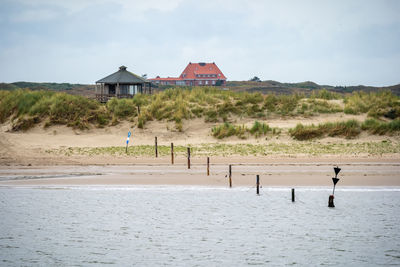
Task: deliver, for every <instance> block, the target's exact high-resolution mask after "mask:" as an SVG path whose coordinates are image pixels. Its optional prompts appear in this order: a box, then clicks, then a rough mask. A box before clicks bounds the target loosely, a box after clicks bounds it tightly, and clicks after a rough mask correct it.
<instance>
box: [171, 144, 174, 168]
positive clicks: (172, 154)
mask: <svg viewBox="0 0 400 267" xmlns="http://www.w3.org/2000/svg"><path fill="white" fill-rule="evenodd" d="M171 164H172V165H173V164H174V143H171Z"/></svg>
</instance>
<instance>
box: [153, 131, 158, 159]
mask: <svg viewBox="0 0 400 267" xmlns="http://www.w3.org/2000/svg"><path fill="white" fill-rule="evenodd" d="M154 146H155V150H156V151H155V152H156V158H158V146H157V136H156V137H155V138H154Z"/></svg>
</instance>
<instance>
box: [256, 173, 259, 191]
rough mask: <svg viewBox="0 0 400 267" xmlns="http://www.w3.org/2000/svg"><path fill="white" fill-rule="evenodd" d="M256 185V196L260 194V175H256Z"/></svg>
mask: <svg viewBox="0 0 400 267" xmlns="http://www.w3.org/2000/svg"><path fill="white" fill-rule="evenodd" d="M256 185H257V195H259V194H260V175H258V174H257V178H256Z"/></svg>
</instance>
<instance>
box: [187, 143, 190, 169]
mask: <svg viewBox="0 0 400 267" xmlns="http://www.w3.org/2000/svg"><path fill="white" fill-rule="evenodd" d="M187 161H188V162H187V165H188V169H190V147H188V148H187Z"/></svg>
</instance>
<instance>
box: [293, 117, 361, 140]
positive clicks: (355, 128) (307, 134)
mask: <svg viewBox="0 0 400 267" xmlns="http://www.w3.org/2000/svg"><path fill="white" fill-rule="evenodd" d="M360 133H361V126H360V123H359V122H358V121H356V120H348V121H345V122H334V123H331V122H328V123H322V124H318V125H317V126H316V125H314V124H312V125H308V126H304V125H303V124H301V123H300V124H297V125H296V127H295V128H292V129H289V134H290V136H292V137H293V138H294V139H297V140H310V139H314V138H319V137H323V136H325V135H327V136H331V137H334V136H341V137H345V138H354V137H356V136H358V135H359V134H360Z"/></svg>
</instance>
